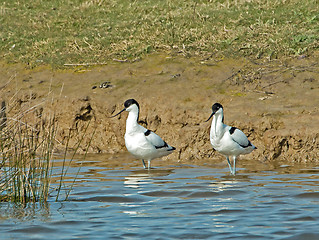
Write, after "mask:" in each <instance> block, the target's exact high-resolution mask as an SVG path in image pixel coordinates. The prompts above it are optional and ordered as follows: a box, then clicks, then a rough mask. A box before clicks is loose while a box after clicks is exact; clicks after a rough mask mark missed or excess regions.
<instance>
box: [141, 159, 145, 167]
mask: <svg viewBox="0 0 319 240" xmlns="http://www.w3.org/2000/svg"><path fill="white" fill-rule="evenodd" d="M142 163H143V167H144V169H146V165H145V162H144V159H142Z"/></svg>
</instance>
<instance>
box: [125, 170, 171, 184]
mask: <svg viewBox="0 0 319 240" xmlns="http://www.w3.org/2000/svg"><path fill="white" fill-rule="evenodd" d="M173 172H174V170H173V169H152V170H144V169H143V170H136V171H132V172H131V174H130V175H128V176H126V177H125V180H124V185H125V186H126V187H129V188H141V187H142V185H145V184H150V183H152V184H163V182H164V181H167V179H163V178H162V177H164V176H168V175H170V174H171V173H173Z"/></svg>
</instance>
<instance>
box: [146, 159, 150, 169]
mask: <svg viewBox="0 0 319 240" xmlns="http://www.w3.org/2000/svg"><path fill="white" fill-rule="evenodd" d="M147 167H148V170H150V169H151V161H150V160H148V165H147Z"/></svg>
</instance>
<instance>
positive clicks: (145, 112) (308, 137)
mask: <svg viewBox="0 0 319 240" xmlns="http://www.w3.org/2000/svg"><path fill="white" fill-rule="evenodd" d="M318 62H319V56H318V55H315V56H312V57H303V58H291V59H288V60H285V61H279V60H278V61H271V62H267V61H260V62H253V61H250V60H248V59H240V60H231V59H213V58H212V59H198V58H191V59H186V58H182V57H171V56H166V55H154V56H150V57H147V58H146V59H143V60H141V61H136V62H133V63H128V62H125V63H124V62H117V61H114V62H110V63H109V64H108V65H104V66H95V67H83V66H77V67H68V69H66V70H52V69H50V68H49V67H39V68H36V69H28V67H27V66H21V65H18V64H16V65H7V64H4V63H2V64H0V66H1V68H0V87H1V95H2V101H5V102H6V105H7V115H8V116H10V115H14V114H16V113H17V111H19V108H24V109H28V108H29V109H30V108H32V107H34V108H33V110H32V111H30V112H32V114H31V115H32V116H33V117H29V118H28V121H30V123H31V122H36V121H39V119H41V121H42V122H43V121H44V122H45V121H46V119H47V118H48V116H50V115H51V116H52V114H53V113H55V115H56V121H57V122H58V125H59V131H58V134H57V137H56V139H57V143H58V144H57V147H59V148H60V147H62V146H63V145H65V144H66V139H67V136H68V134H69V129H70V128H71V129H72V134H71V141H70V146H73V145H75V144H76V143H77V142H78V141H79V139H80V138H81V136H82V134H83V132H84V129H85V128H86V125H87V123H88V122H90V125H89V127H88V129H87V131H86V135H85V137H84V141H83V144H82V149H83V150H84V149H85V146H86V145H87V144H89V142H90V136H91V134H92V133H93V132H94V131H95V134H94V137H93V139H92V141H91V144H90V148H89V152H90V153H118V152H125V151H126V149H125V145H124V138H123V136H124V133H125V119H126V116H127V113H123V114H122V115H121V116H120V117H119V118H108V117H109V116H111V115H112V114H114V113H116V112H118V111H120V110H121V109H122V108H123V103H124V101H125V100H127V99H129V98H135V99H136V100H137V101H138V102H139V103H140V107H141V112H140V120H141V122H142V123H143V124H144V125H145V126H146V127H147V128H149V129H151V130H153V131H155V132H156V133H158V134H159V135H160V136H162V138H163V139H164V140H166V141H167V142H168V143H169V144H170V145H172V146H175V147H176V148H177V150H176V152H175V153H173V154H171V155H170V156H168V157H166V160H167V161H173V162H181V163H182V162H183V161H186V160H187V161H202V160H203V159H211V161H221V160H222V161H224V157H222V156H221V155H220V154H218V153H216V152H215V151H214V150H213V149H212V147H211V145H210V143H209V129H210V122H207V123H205V122H204V121H205V120H207V118H208V117H209V116H210V114H211V106H212V104H213V103H215V102H220V103H221V104H223V106H224V113H225V123H226V124H228V125H232V126H236V127H238V128H240V129H242V130H243V131H244V132H245V133H246V134H247V135H248V136H249V139H250V140H251V141H252V142H253V143H254V145H256V146H257V147H258V149H257V150H256V151H254V152H253V153H251V154H249V155H246V156H242V157H241V158H242V159H248V160H250V159H258V161H261V162H271V161H272V162H274V163H278V164H280V162H281V161H290V162H307V161H319V158H318V156H319V148H318V145H319V140H318V136H319V128H318V122H319V109H318V106H319V97H318V96H319V65H318ZM103 82H109V83H107V84H105V86H107V87H106V88H100V87H99V86H100V84H101V83H103ZM38 104H39V105H38ZM89 120H91V121H89Z"/></svg>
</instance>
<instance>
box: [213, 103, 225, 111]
mask: <svg viewBox="0 0 319 240" xmlns="http://www.w3.org/2000/svg"><path fill="white" fill-rule="evenodd" d="M221 108H223V106H222V105H221V104H220V103H214V105H213V106H212V110H213V113H215V112H217V111H218V110H219V109H221Z"/></svg>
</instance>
